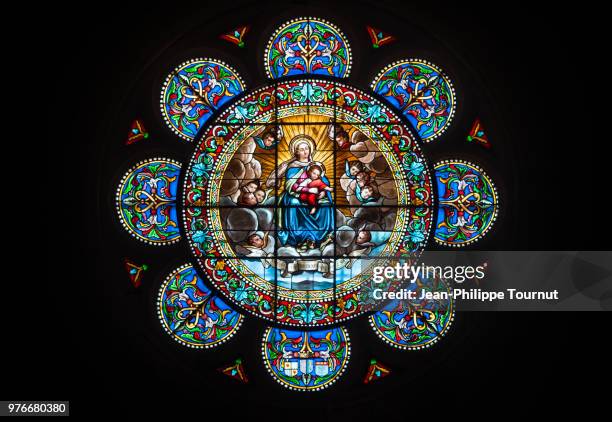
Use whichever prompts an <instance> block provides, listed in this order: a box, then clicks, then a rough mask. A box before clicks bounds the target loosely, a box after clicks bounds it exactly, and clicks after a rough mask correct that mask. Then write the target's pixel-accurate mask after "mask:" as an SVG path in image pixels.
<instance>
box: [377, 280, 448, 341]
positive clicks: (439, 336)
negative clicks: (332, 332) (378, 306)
mask: <svg viewBox="0 0 612 422" xmlns="http://www.w3.org/2000/svg"><path fill="white" fill-rule="evenodd" d="M446 289H447V291H450V288H449V286H448V285H447V286H446ZM449 302H450V304H451V311H450V315H449V317H448V322H447V323H446V325H445V326H444V330H443V331H442V332H441V333H440V335H437V336H436V337H434V338H433V340H430V341H429V342H427V343H425V344H420V345H418V346H407V345H402V344H398V343H395V342H393V341H391V340H389V339H388V338H387V337H385V336H384V335H383V334H381V333H380V330H379V329H378V327H377V326H376V321H374V315H370V316H369V317H368V320H369V321H370V326H371V327H372V330H373V331H374V332H375V333H376V335H377V336H378V337H379V338H380V339H381V340H382V341H384V342H385V343H387V344H388V345H390V346H392V347H395V348H397V349H401V350H423V349H427V348H429V347H431V346H433V345H434V344H436V343H437V342H439V341H440V339H441V338H442V337H444V336H445V335H446V332H447V331H448V330H449V329H450V327H451V325H453V321H454V320H455V312H456V309H455V302H454V299H452V298H450V299H449ZM383 309H384V308H383ZM378 312H380V311H378Z"/></svg>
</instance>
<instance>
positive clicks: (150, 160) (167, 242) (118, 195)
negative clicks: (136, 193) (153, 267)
mask: <svg viewBox="0 0 612 422" xmlns="http://www.w3.org/2000/svg"><path fill="white" fill-rule="evenodd" d="M156 161H160V162H166V163H169V164H172V165H175V166H177V167H178V169H179V172H180V170H181V169H182V164H181V163H180V162H178V161H177V160H173V159H171V158H165V157H157V158H148V159H145V160H142V161H139V162H137V163H136V164H134V165H133V166H132V167H130V168H129V170H128V171H126V172H125V173H124V175H123V177H122V178H121V181H120V182H119V186H118V187H117V191H116V194H115V209H116V210H117V214H119V221H120V222H121V225H122V226H123V228H124V229H125V230H126V231H127V232H128V233H129V234H130V235H131V236H132V237H134V238H135V239H138V240H139V241H141V242H143V243H146V244H148V245H156V246H157V245H172V244H174V243H177V242H178V241H180V240H181V235H180V234H179V235H178V236H177V237H176V238H175V239H171V240H163V241H159V242H154V241H151V240H149V239H147V238H145V237H142V236H140V235H138V234H137V233H134V231H133V230H131V229H130V227H129V225H128V224H127V223H126V222H125V218H124V216H123V212H122V211H121V209H122V206H121V191H122V190H123V186H124V184H125V182H126V180H127V179H128V178H129V177H130V176H131V175H132V174H133V173H134V172H135V171H136V170H138V169H139V168H140V167H142V166H144V165H146V164H149V163H153V162H156ZM178 217H179V213H178V212H177V218H178ZM179 224H180V223H179V222H178V221H177V226H178V225H179Z"/></svg>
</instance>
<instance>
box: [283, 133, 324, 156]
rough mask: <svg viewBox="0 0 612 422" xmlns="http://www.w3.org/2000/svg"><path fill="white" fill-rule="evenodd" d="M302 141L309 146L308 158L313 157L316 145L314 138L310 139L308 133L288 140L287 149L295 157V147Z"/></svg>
mask: <svg viewBox="0 0 612 422" xmlns="http://www.w3.org/2000/svg"><path fill="white" fill-rule="evenodd" d="M302 143H306V144H308V147H309V148H310V158H311V159H312V158H313V157H314V154H315V152H317V147H316V144H315V141H314V139H312V138H311V137H310V136H308V135H297V136H295V137H294V138H293V139H292V140H291V142H289V151H290V152H291V154H292V155H293V156H294V157H295V149H296V148H297V146H298V145H299V144H302Z"/></svg>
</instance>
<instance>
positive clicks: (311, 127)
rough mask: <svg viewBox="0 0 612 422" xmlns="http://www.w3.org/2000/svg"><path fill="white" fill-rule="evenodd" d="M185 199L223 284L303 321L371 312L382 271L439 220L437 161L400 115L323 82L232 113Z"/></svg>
mask: <svg viewBox="0 0 612 422" xmlns="http://www.w3.org/2000/svg"><path fill="white" fill-rule="evenodd" d="M182 195H183V198H182V204H183V219H184V227H185V230H186V235H187V238H188V240H189V243H190V246H191V250H192V251H193V253H194V256H195V258H196V260H197V262H198V264H199V269H200V270H201V272H202V273H203V274H204V276H205V277H206V278H207V279H208V280H209V282H210V284H212V285H213V286H214V287H216V288H217V289H218V290H219V291H220V292H221V293H222V294H224V295H225V296H226V297H227V298H229V299H230V300H232V301H233V302H234V303H236V304H237V305H238V306H240V307H241V308H243V309H244V310H246V311H249V312H251V313H253V314H255V315H258V316H260V317H262V318H264V319H266V320H269V321H275V322H278V323H279V324H286V325H298V326H313V327H317V326H321V325H327V324H333V323H335V322H339V321H344V320H346V319H349V318H352V317H355V316H357V315H360V314H362V313H363V312H366V311H368V310H371V309H372V306H373V305H374V300H373V299H372V295H371V291H372V289H373V288H374V283H373V273H372V272H373V268H374V267H375V266H379V265H385V264H387V263H388V262H389V261H392V260H396V261H399V260H402V259H405V258H407V257H408V256H413V254H414V253H415V252H418V251H419V250H421V249H422V248H423V247H424V245H425V243H426V241H427V238H428V233H429V228H430V225H431V219H432V215H433V213H432V210H431V206H432V203H433V198H432V190H431V179H430V175H429V170H428V166H427V164H426V161H425V158H424V157H423V154H422V152H421V150H420V148H419V146H418V145H417V143H416V142H415V140H414V138H413V137H412V135H411V134H410V131H409V130H408V129H407V128H406V127H405V126H404V124H403V123H402V122H401V120H400V119H399V118H398V117H397V116H396V115H395V114H394V113H393V112H392V111H391V110H389V109H388V108H386V107H385V106H384V105H383V104H382V103H380V102H378V101H377V100H375V99H373V98H372V97H370V96H369V95H368V94H366V93H364V92H362V91H360V90H357V89H355V88H352V87H349V86H347V85H345V84H340V83H337V82H334V81H321V80H313V79H299V80H292V81H288V82H282V83H277V84H275V85H271V86H269V87H265V88H262V89H259V90H257V91H254V92H252V93H251V94H250V95H247V96H246V97H245V98H243V99H242V100H240V101H239V102H238V103H236V104H234V105H233V106H231V107H229V108H228V109H227V110H226V111H225V112H224V113H222V114H221V115H220V116H219V117H218V118H217V119H216V121H214V122H213V123H212V124H211V125H209V126H208V127H207V128H206V129H205V130H204V132H203V134H202V136H201V138H200V141H199V145H198V147H197V149H196V151H195V153H194V155H193V157H192V160H191V161H190V163H189V167H188V169H187V172H186V174H185V179H184V187H183V192H182ZM376 287H383V288H384V287H385V286H380V285H377V286H376Z"/></svg>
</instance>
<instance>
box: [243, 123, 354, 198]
mask: <svg viewBox="0 0 612 422" xmlns="http://www.w3.org/2000/svg"><path fill="white" fill-rule="evenodd" d="M328 121H329V122H330V123H331V119H330V117H329V116H324V115H317V114H303V115H297V116H290V117H285V118H282V119H280V120H279V121H278V123H279V125H282V132H283V137H282V139H281V141H280V142H279V144H278V145H277V149H276V150H263V149H261V148H260V147H257V148H256V150H255V158H256V159H257V160H258V161H259V163H260V164H261V182H262V184H265V182H266V180H267V179H268V177H269V176H270V174H271V173H272V171H274V169H276V168H278V167H279V166H280V165H281V164H282V163H284V162H286V161H288V160H290V159H292V158H293V153H292V151H290V147H289V145H290V143H291V140H292V139H295V138H296V137H299V136H306V137H309V138H311V139H312V140H313V141H314V143H315V146H316V147H315V153H314V155H313V157H312V159H313V160H314V161H318V162H320V163H322V164H323V165H324V166H325V171H326V176H327V178H328V179H329V182H330V186H331V187H332V188H334V186H335V185H336V188H335V189H334V192H333V193H332V196H333V197H334V203H335V204H336V206H350V205H351V204H350V203H349V200H348V199H347V197H346V192H345V191H344V190H342V188H341V187H340V178H341V177H342V175H343V174H344V173H345V170H346V169H345V163H346V162H347V161H348V162H352V161H355V160H357V157H355V156H354V155H353V154H352V153H351V152H350V151H348V150H345V149H338V148H336V150H335V151H334V144H333V141H332V140H331V139H330V138H329V135H328V130H329V124H330V123H326V122H328ZM337 124H338V125H340V126H342V127H343V129H344V130H345V131H346V132H347V133H348V134H349V136H352V134H353V132H354V131H356V130H358V129H357V128H356V127H354V126H353V125H351V124H347V123H344V122H341V121H339V122H337ZM334 158H335V163H334ZM276 189H277V191H276V192H277V193H278V194H279V195H280V194H281V193H282V192H283V190H284V185H283V184H282V183H279V184H278V186H277V187H276ZM336 196H337V197H336Z"/></svg>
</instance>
